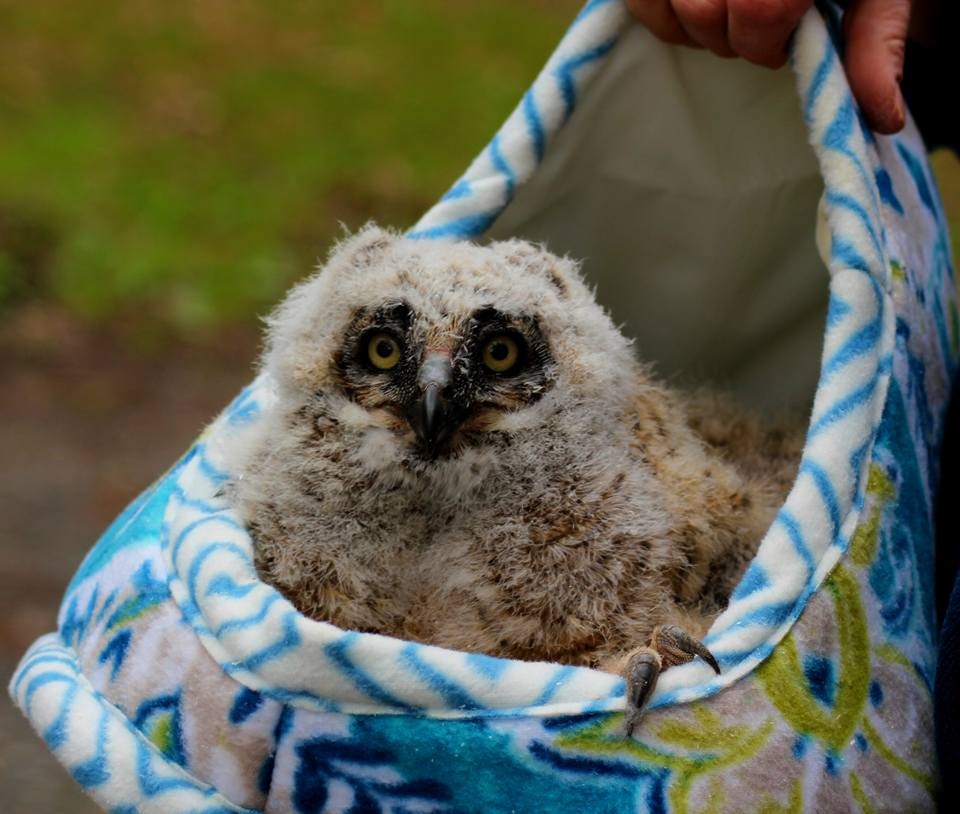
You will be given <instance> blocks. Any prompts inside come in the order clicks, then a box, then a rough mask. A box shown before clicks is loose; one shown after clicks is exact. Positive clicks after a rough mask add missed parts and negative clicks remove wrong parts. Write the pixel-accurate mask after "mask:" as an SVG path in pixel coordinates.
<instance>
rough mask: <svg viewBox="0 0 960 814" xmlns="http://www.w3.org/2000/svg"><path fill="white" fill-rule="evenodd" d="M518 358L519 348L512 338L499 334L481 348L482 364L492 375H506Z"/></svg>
mask: <svg viewBox="0 0 960 814" xmlns="http://www.w3.org/2000/svg"><path fill="white" fill-rule="evenodd" d="M519 358H520V346H519V345H518V344H517V340H516V339H514V338H513V337H512V336H507V335H506V334H500V335H499V336H495V337H493V339H491V340H489V341H488V342H487V344H486V345H484V346H483V363H484V364H485V365H486V366H487V367H488V368H489V369H490V370H492V371H493V372H494V373H506V372H507V371H508V370H510V369H511V368H513V367H514V365H516V364H517V360H518V359H519Z"/></svg>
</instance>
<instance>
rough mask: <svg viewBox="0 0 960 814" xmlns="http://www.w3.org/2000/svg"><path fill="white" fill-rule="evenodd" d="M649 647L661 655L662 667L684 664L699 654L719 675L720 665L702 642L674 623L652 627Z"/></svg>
mask: <svg viewBox="0 0 960 814" xmlns="http://www.w3.org/2000/svg"><path fill="white" fill-rule="evenodd" d="M650 647H652V648H653V649H654V650H656V651H657V652H658V653H659V654H660V655H661V656H662V657H663V669H664V670H666V669H667V667H673V666H675V665H677V664H686V663H687V662H688V661H692V660H693V658H694V656H700V658H702V659H703V660H704V661H705V662H706V663H707V664H709V665H710V666H711V667H712V668H713V671H714V672H715V673H716V674H717V675H720V665H719V664H717V660H716V659H715V658H714V657H713V653H711V652H710V651H709V650H708V649H707V647H706V645H704V643H703V642H701V641H699V640H697V639H694V638H693V636H691V635H690V634H689V633H687V632H686V631H685V630H684V629H683V628H681V627H677V626H676V625H659V626H657V627H655V628H654V629H653V635H652V636H651V637H650Z"/></svg>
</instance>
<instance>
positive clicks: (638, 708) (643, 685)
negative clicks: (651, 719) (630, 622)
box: [624, 647, 662, 738]
mask: <svg viewBox="0 0 960 814" xmlns="http://www.w3.org/2000/svg"><path fill="white" fill-rule="evenodd" d="M661 664H662V662H661V659H660V656H659V654H658V653H657V652H656V651H655V650H652V649H651V648H648V647H645V648H642V649H640V650H638V651H637V652H636V653H634V654H633V656H631V657H630V661H628V662H627V669H626V670H625V671H624V677H625V678H626V680H627V714H626V717H625V719H624V734H625V735H626V737H628V738H629V737H631V736H632V735H633V730H634V729H636V727H637V724H638V723H640V719H641V718H642V717H643V708H644V706H645V705H646V703H647V700H648V699H649V698H650V696H651V695H653V691H654V690H655V689H656V687H657V679H658V678H659V677H660V670H661Z"/></svg>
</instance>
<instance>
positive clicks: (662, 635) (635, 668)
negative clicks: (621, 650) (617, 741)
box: [623, 625, 720, 738]
mask: <svg viewBox="0 0 960 814" xmlns="http://www.w3.org/2000/svg"><path fill="white" fill-rule="evenodd" d="M695 656H700V658H702V659H703V660H704V661H705V662H706V663H707V664H709V665H710V666H711V667H712V668H713V670H714V672H715V673H716V674H717V675H720V665H719V664H717V660H716V659H715V658H714V657H713V653H711V652H710V651H709V650H707V648H706V647H705V646H704V645H703V643H702V642H700V641H697V640H696V639H694V638H693V637H692V636H690V635H689V634H688V633H686V632H685V631H684V630H683V629H682V628H679V627H677V626H676V625H658V626H657V627H655V628H654V629H653V635H652V636H651V637H650V643H649V644H648V645H647V646H646V647H638V648H637V649H636V650H634V651H633V652H632V653H631V654H630V655H629V657H628V659H627V666H626V667H625V668H624V670H623V677H624V679H625V680H626V682H627V714H626V718H625V719H624V735H625V736H626V737H628V738H629V737H631V736H632V735H633V730H634V729H636V727H637V724H638V723H640V719H641V718H642V717H643V707H644V705H645V704H646V703H647V700H648V699H649V698H650V696H651V695H653V691H654V689H655V688H656V686H657V679H658V678H659V677H660V673H662V672H663V671H664V670H666V669H668V668H670V667H674V666H675V665H677V664H686V663H687V662H688V661H692V660H693V658H694V657H695Z"/></svg>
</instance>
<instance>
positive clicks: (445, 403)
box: [407, 352, 461, 453]
mask: <svg viewBox="0 0 960 814" xmlns="http://www.w3.org/2000/svg"><path fill="white" fill-rule="evenodd" d="M452 379H453V365H452V364H451V362H450V355H449V354H448V353H441V352H431V353H428V354H427V355H426V357H425V358H424V360H423V364H422V365H421V367H420V372H419V374H418V375H417V384H418V385H419V386H420V398H418V399H417V400H416V401H415V402H414V404H413V405H412V408H411V409H410V411H409V412H408V413H407V420H408V421H409V422H410V427H411V429H413V431H414V432H415V433H416V434H417V438H419V439H420V441H421V442H422V443H423V445H424V446H425V447H426V448H427V450H428V451H429V452H431V453H434V452H436V451H437V449H439V448H440V446H441V445H442V444H443V443H444V442H445V441H446V440H447V439H448V438H450V436H451V435H452V434H453V431H454V430H456V428H457V427H458V426H459V425H460V421H461V418H460V416H459V411H458V410H455V409H453V406H452V405H451V404H450V402H449V400H448V399H447V397H446V395H445V391H446V389H447V387H449V385H450V382H451V380H452Z"/></svg>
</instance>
